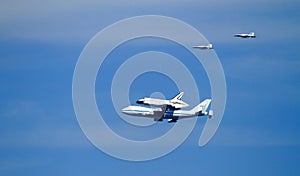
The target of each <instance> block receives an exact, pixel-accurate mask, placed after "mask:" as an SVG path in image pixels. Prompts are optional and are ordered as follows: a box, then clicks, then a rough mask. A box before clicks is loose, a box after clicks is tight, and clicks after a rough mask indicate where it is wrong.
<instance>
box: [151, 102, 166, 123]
mask: <svg viewBox="0 0 300 176" xmlns="http://www.w3.org/2000/svg"><path fill="white" fill-rule="evenodd" d="M167 107H168V106H167V105H165V106H162V107H161V108H160V109H161V110H160V111H159V112H158V111H157V112H156V113H157V114H155V116H154V121H162V119H163V117H164V114H165V112H166V110H167Z"/></svg>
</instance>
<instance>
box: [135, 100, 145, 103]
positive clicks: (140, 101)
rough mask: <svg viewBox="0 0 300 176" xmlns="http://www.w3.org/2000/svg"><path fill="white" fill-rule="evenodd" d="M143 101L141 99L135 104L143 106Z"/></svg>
mask: <svg viewBox="0 0 300 176" xmlns="http://www.w3.org/2000/svg"><path fill="white" fill-rule="evenodd" d="M143 102H144V100H143V99H139V100H137V101H136V103H137V104H143Z"/></svg>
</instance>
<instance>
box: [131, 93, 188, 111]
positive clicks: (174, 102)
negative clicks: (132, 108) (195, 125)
mask: <svg viewBox="0 0 300 176" xmlns="http://www.w3.org/2000/svg"><path fill="white" fill-rule="evenodd" d="M183 94H184V92H180V93H179V94H177V95H176V96H175V97H174V98H173V99H171V100H162V99H156V98H147V97H145V98H142V99H139V100H137V101H136V103H138V104H144V105H151V106H159V107H160V106H165V105H167V106H170V107H172V108H174V109H180V108H185V107H188V106H189V105H188V104H187V103H185V102H184V101H182V100H181V98H182V96H183Z"/></svg>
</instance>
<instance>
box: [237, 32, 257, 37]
mask: <svg viewBox="0 0 300 176" xmlns="http://www.w3.org/2000/svg"><path fill="white" fill-rule="evenodd" d="M234 37H241V38H256V36H255V34H254V32H250V33H249V34H234Z"/></svg>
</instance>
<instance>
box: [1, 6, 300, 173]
mask: <svg viewBox="0 0 300 176" xmlns="http://www.w3.org/2000/svg"><path fill="white" fill-rule="evenodd" d="M0 4H1V5H0V12H1V15H0V25H1V28H0V45H1V47H0V48H1V49H0V81H1V87H0V97H1V99H0V175H20V174H25V175H54V174H55V175H70V174H72V175H83V174H86V175H108V174H109V175H113V174H114V175H117V174H118V175H120V174H122V175H154V174H158V175H182V174H185V175H221V174H222V175H242V174H243V175H254V174H255V175H299V174H300V170H299V166H298V163H299V162H300V129H299V125H300V119H299V114H300V93H299V90H300V69H299V68H300V55H299V53H298V52H299V46H300V45H299V39H300V32H299V31H300V24H299V20H300V11H299V7H300V3H299V1H296V0H288V1H283V0H272V1H271V0H262V1H258V0H252V1H248V0H247V1H238V0H228V1H222V2H219V1H215V0H213V1H197V0H188V1H185V2H183V1H171V0H167V1H164V2H160V1H155V0H152V1H147V0H142V1H130V2H129V1H122V2H117V1H114V0H111V1H87V2H86V1H67V2H60V1H57V0H54V1H50V0H49V1H48V0H46V1H43V2H41V1H36V0H28V1H16V0H12V1H2V2H1V3H0ZM149 14H154V15H165V16H170V17H174V18H178V19H180V20H183V21H185V22H186V23H188V24H190V25H192V26H194V27H195V28H196V29H197V30H199V31H200V32H201V33H202V34H203V35H204V36H205V37H206V38H207V39H208V40H209V41H210V42H211V43H213V44H214V48H215V51H216V53H217V54H218V56H219V58H220V61H221V63H222V65H223V69H224V72H225V76H226V83H227V104H226V110H225V114H224V117H223V120H222V122H221V125H220V128H219V129H218V131H217V133H216V135H215V136H214V137H213V139H212V140H211V141H210V142H209V143H208V145H206V146H205V147H202V148H200V147H198V144H197V143H198V138H199V134H200V133H201V130H202V127H203V125H204V123H205V120H204V119H198V121H197V124H196V128H194V130H193V131H192V134H191V135H190V136H189V138H188V139H187V140H186V141H185V142H184V143H183V144H182V145H181V146H180V147H178V148H177V149H176V150H174V151H173V152H171V153H170V154H168V155H166V156H164V157H162V158H159V159H156V160H151V161H146V162H129V161H123V160H119V159H115V158H112V157H110V156H108V155H106V154H105V153H103V152H101V151H100V150H98V149H97V148H95V147H94V146H93V145H92V144H91V143H90V142H89V141H88V139H87V138H86V137H85V136H84V134H83V133H82V131H81V129H80V127H79V125H78V122H77V120H76V116H75V113H74V110H73V104H72V77H73V72H74V68H75V65H76V62H77V59H78V57H79V55H80V53H81V51H82V50H83V48H84V46H85V45H86V44H87V42H88V41H89V40H90V39H91V38H92V37H93V36H94V35H95V34H96V33H97V32H99V31H100V30H101V29H103V28H105V27H106V26H108V25H110V24H112V23H114V22H116V21H118V20H121V19H124V18H128V17H133V16H137V15H149ZM250 31H255V32H256V34H257V38H256V39H253V40H252V39H249V40H243V39H237V38H233V37H232V35H233V34H235V33H238V32H250ZM183 35H184V34H183ZM156 42H157V43H156ZM156 44H157V45H156ZM159 44H161V43H160V42H159V41H152V42H151V45H150V46H147V45H145V46H144V45H143V46H141V47H140V48H136V51H137V52H138V51H142V50H143V47H153V48H155V47H156V48H158V47H157V46H160V45H159ZM133 45H134V43H133ZM161 46H162V48H163V49H165V50H168V51H170V52H174V53H178V54H180V53H179V52H178V50H172V47H170V45H167V46H166V48H164V47H163V46H164V45H161ZM168 47H169V48H168ZM175 48H176V47H175ZM123 54H130V53H126V52H124V53H123ZM107 64H109V63H107ZM186 64H187V65H192V64H193V63H190V62H187V63H186ZM114 66H115V65H114ZM191 67H192V66H191ZM192 69H193V68H192ZM106 71H107V72H108V73H109V72H110V71H111V70H109V69H108V70H106ZM195 71H197V70H195ZM198 71H199V72H201V75H203V77H201V78H199V82H200V83H199V85H200V87H203V94H204V95H209V86H208V85H207V78H206V77H205V75H204V74H202V72H203V70H201V69H200V70H198ZM154 77H155V78H156V79H158V80H159V81H166V80H167V81H166V83H163V84H160V85H158V86H159V87H158V88H157V87H154V86H151V87H148V88H143V87H141V86H140V84H142V83H143V82H147V81H149V80H150V81H154V82H155V81H157V80H155V79H154ZM157 77H158V78H157ZM108 78H110V77H109V76H108V77H105V78H103V80H102V81H104V82H108V83H109V81H110V80H109V79H108ZM97 79H102V78H97ZM202 81H203V82H204V83H205V85H202ZM96 86H97V85H96ZM133 86H134V87H133V88H134V89H136V90H137V93H136V94H132V97H131V99H132V100H134V99H135V98H136V97H139V96H147V94H149V93H151V92H152V91H162V92H164V91H166V92H165V93H166V96H168V97H172V96H174V94H176V93H177V92H174V93H173V92H172V91H177V90H176V89H172V88H171V87H172V82H171V81H170V80H168V79H167V78H165V77H163V76H162V75H155V74H152V75H151V74H149V75H144V77H140V78H139V79H137V80H136V82H135V83H134V84H133ZM106 89H107V87H105V85H104V87H101V86H99V89H98V90H97V91H99V92H97V91H96V94H101V93H103V94H105V93H106V92H105V91H107V90H106ZM142 90H143V91H142ZM139 91H140V92H139ZM145 92H146V95H142V94H144V93H145ZM201 93H202V92H201ZM110 108H111V107H106V108H105V109H106V110H105V111H104V112H105V113H106V114H108V115H110V113H111V115H113V114H115V112H110V111H109V110H110ZM111 123H112V126H113V127H114V129H116V130H118V131H120V132H121V133H123V134H124V135H130V134H131V133H132V132H134V130H135V129H134V130H133V131H132V129H128V128H125V127H124V124H119V123H117V122H114V121H111ZM159 127H161V128H162V131H164V130H166V129H168V128H170V124H167V123H161V124H159V125H158V126H157V127H156V129H158V128H159ZM159 132H161V131H158V134H157V133H154V134H153V135H154V136H155V135H159ZM147 133H148V131H147ZM147 133H141V134H140V135H139V136H135V137H138V138H140V137H149V136H148V135H147ZM150 133H151V131H150ZM143 134H144V135H145V136H143ZM141 135H142V136H141ZM150 137H153V136H151V135H150Z"/></svg>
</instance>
